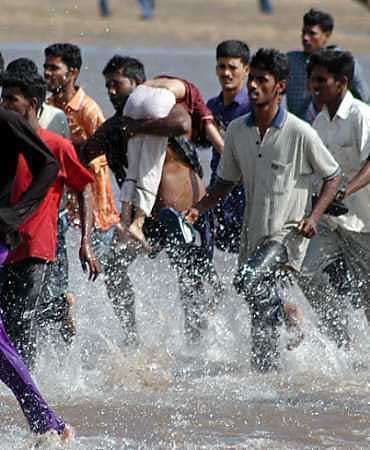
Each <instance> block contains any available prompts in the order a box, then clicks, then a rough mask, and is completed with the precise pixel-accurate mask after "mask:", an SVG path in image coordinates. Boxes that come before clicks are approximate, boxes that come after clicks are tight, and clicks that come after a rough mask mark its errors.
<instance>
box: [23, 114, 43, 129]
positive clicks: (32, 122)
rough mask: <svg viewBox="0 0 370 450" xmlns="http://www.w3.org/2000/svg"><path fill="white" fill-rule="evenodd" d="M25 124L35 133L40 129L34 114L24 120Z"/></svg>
mask: <svg viewBox="0 0 370 450" xmlns="http://www.w3.org/2000/svg"><path fill="white" fill-rule="evenodd" d="M25 119H26V120H27V122H28V123H29V124H30V125H31V127H32V128H33V129H34V130H35V131H36V130H38V129H39V128H40V124H39V121H38V119H37V115H36V114H30V115H29V116H28V117H26V118H25Z"/></svg>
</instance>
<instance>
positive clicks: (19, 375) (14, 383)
mask: <svg viewBox="0 0 370 450" xmlns="http://www.w3.org/2000/svg"><path fill="white" fill-rule="evenodd" d="M0 380H1V381H3V382H4V383H5V384H6V385H7V386H8V387H9V388H10V389H11V390H12V391H13V394H14V395H15V396H16V398H17V400H18V403H19V405H20V407H21V408H22V410H23V413H24V415H25V416H26V419H27V421H28V424H29V426H30V428H31V431H32V432H34V433H39V434H42V433H45V432H46V431H48V430H50V429H53V430H56V431H58V432H59V433H61V432H62V431H63V430H64V428H65V423H64V422H63V421H62V420H61V419H60V418H58V417H57V416H56V415H55V413H54V411H53V410H52V409H50V407H49V406H48V404H47V403H46V401H45V400H44V399H43V398H42V396H41V394H40V392H39V390H38V389H37V387H36V385H35V383H34V382H33V380H32V378H31V375H30V373H29V372H28V369H27V367H26V366H25V364H24V363H23V361H22V358H21V357H20V356H19V354H18V353H17V351H16V349H15V347H14V345H13V344H12V343H11V341H10V339H9V338H8V335H7V334H6V332H5V328H4V325H3V322H2V320H1V316H0Z"/></svg>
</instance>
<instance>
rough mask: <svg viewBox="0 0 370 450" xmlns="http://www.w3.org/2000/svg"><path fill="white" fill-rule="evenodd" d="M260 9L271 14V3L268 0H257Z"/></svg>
mask: <svg viewBox="0 0 370 450" xmlns="http://www.w3.org/2000/svg"><path fill="white" fill-rule="evenodd" d="M259 5H260V9H261V11H262V12H264V13H272V11H273V8H272V3H271V1H270V0H259Z"/></svg>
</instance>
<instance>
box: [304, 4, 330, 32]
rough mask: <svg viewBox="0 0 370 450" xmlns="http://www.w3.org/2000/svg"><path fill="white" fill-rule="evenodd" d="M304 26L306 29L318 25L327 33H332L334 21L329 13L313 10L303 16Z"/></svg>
mask: <svg viewBox="0 0 370 450" xmlns="http://www.w3.org/2000/svg"><path fill="white" fill-rule="evenodd" d="M303 25H304V26H305V27H314V26H316V25H318V26H319V27H320V28H321V29H322V31H324V32H325V33H331V32H332V31H333V29H334V19H333V17H332V16H331V15H330V14H328V13H325V12H323V11H318V10H317V9H313V8H311V9H310V10H309V11H308V12H307V13H306V14H305V15H304V16H303Z"/></svg>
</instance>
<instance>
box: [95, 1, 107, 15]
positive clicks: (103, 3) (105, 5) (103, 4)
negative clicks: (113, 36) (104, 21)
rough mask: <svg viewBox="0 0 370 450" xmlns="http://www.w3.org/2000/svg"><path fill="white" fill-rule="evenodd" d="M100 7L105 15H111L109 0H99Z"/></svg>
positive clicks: (101, 12)
mask: <svg viewBox="0 0 370 450" xmlns="http://www.w3.org/2000/svg"><path fill="white" fill-rule="evenodd" d="M98 3H99V8H100V14H101V15H102V16H103V17H107V16H110V9H109V2H108V0H99V2H98Z"/></svg>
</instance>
